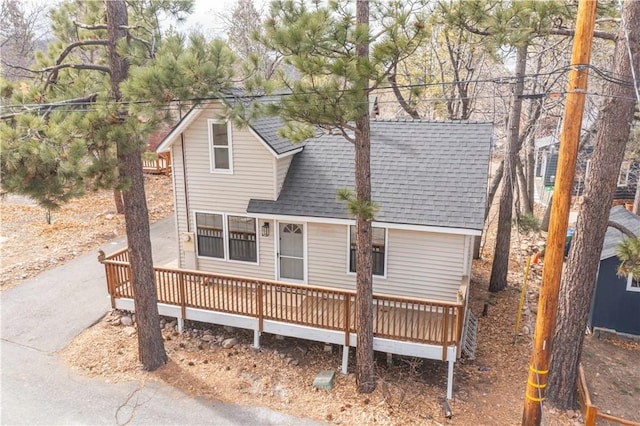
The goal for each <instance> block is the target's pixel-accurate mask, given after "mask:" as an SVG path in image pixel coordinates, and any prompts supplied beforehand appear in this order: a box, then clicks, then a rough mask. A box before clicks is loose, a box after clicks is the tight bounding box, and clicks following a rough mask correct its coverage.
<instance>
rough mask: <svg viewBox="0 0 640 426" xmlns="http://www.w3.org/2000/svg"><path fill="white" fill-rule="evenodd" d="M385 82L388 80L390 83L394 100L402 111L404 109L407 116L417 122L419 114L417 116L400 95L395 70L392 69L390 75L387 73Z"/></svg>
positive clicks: (414, 110) (416, 112)
mask: <svg viewBox="0 0 640 426" xmlns="http://www.w3.org/2000/svg"><path fill="white" fill-rule="evenodd" d="M387 80H389V83H391V89H392V90H393V94H394V95H396V99H398V102H399V103H400V106H401V107H402V109H404V110H405V111H406V112H407V114H409V115H410V116H411V117H412V118H414V119H417V120H419V119H420V114H418V111H416V109H415V108H413V107H412V106H411V105H409V103H408V102H407V100H406V99H405V97H404V96H403V95H402V92H401V91H400V89H399V88H398V82H397V81H396V69H395V68H394V69H393V72H392V73H389V75H388V76H387Z"/></svg>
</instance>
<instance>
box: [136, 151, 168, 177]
mask: <svg viewBox="0 0 640 426" xmlns="http://www.w3.org/2000/svg"><path fill="white" fill-rule="evenodd" d="M142 170H143V171H144V172H145V173H153V174H157V175H166V176H169V175H170V174H171V154H170V153H168V152H159V153H157V155H156V156H154V157H153V158H145V157H144V156H143V157H142Z"/></svg>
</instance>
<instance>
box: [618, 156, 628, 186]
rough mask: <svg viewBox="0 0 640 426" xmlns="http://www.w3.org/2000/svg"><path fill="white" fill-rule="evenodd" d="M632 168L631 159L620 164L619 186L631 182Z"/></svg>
mask: <svg viewBox="0 0 640 426" xmlns="http://www.w3.org/2000/svg"><path fill="white" fill-rule="evenodd" d="M630 169H631V162H630V161H623V162H622V164H621V165H620V173H619V174H618V186H627V185H628V184H629V170H630Z"/></svg>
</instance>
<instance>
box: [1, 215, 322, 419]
mask: <svg viewBox="0 0 640 426" xmlns="http://www.w3.org/2000/svg"><path fill="white" fill-rule="evenodd" d="M151 234H152V244H153V248H154V261H155V262H156V264H164V263H167V262H169V261H171V260H172V259H173V258H174V257H175V256H176V254H177V250H176V243H175V231H174V219H173V217H171V218H168V219H164V220H162V221H160V222H157V223H155V224H153V225H152V227H151ZM124 244H125V241H124V240H123V239H121V240H117V241H114V242H111V243H108V244H105V245H103V247H102V249H103V250H104V251H105V252H106V253H110V252H112V251H114V250H116V249H117V248H120V247H122V246H124ZM110 308H111V307H110V303H109V298H108V295H107V292H106V281H105V277H104V267H103V266H102V265H101V264H99V263H98V261H97V251H96V252H95V253H88V254H86V255H84V256H81V257H79V258H77V259H75V260H73V261H71V262H69V263H66V264H64V265H61V266H59V267H57V268H55V269H51V270H48V271H46V272H44V273H42V274H41V275H39V276H37V277H35V278H34V279H32V280H30V281H27V282H24V283H22V284H20V285H18V286H16V287H14V288H12V289H9V290H7V291H4V292H2V293H0V318H1V321H2V322H1V328H0V330H1V340H0V357H1V359H0V422H1V424H2V425H13V424H16V425H17V424H24V425H26V424H29V425H36V424H41V425H45V424H46V425H53V424H55V425H74V424H91V425H94V424H100V425H103V424H105V425H124V424H150V425H174V424H175V425H196V424H198V425H204V424H212V425H274V424H278V425H282V424H296V425H297V424H315V423H314V422H312V421H310V420H305V419H298V418H294V417H291V416H288V415H284V414H282V413H278V412H274V411H271V410H268V409H266V408H261V407H244V406H238V405H233V404H224V403H222V402H212V401H210V400H204V399H196V398H191V397H189V396H188V395H186V394H184V393H183V392H181V391H180V390H178V389H175V388H172V387H170V386H167V385H165V384H163V383H158V382H146V383H138V382H128V383H117V384H114V383H109V382H107V381H105V380H103V379H97V378H87V377H83V376H79V375H78V374H76V373H74V372H73V371H71V370H70V369H69V368H68V367H67V366H66V365H65V364H63V363H62V362H61V360H60V358H59V356H58V355H57V352H58V351H59V350H61V349H62V348H64V347H65V346H66V345H67V344H68V343H69V342H70V341H71V340H72V339H73V338H74V337H75V336H77V335H78V334H79V333H81V332H82V331H83V330H84V329H86V328H87V327H90V326H91V325H93V324H95V323H96V322H97V321H99V320H100V319H101V318H102V317H103V315H104V314H105V313H106V312H108V311H109V310H110Z"/></svg>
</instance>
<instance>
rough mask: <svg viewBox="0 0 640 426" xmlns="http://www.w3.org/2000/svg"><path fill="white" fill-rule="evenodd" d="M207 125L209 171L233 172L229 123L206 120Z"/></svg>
mask: <svg viewBox="0 0 640 426" xmlns="http://www.w3.org/2000/svg"><path fill="white" fill-rule="evenodd" d="M207 123H208V125H209V155H210V157H211V171H212V172H220V173H232V172H233V149H232V146H231V123H230V122H224V121H218V120H207Z"/></svg>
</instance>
